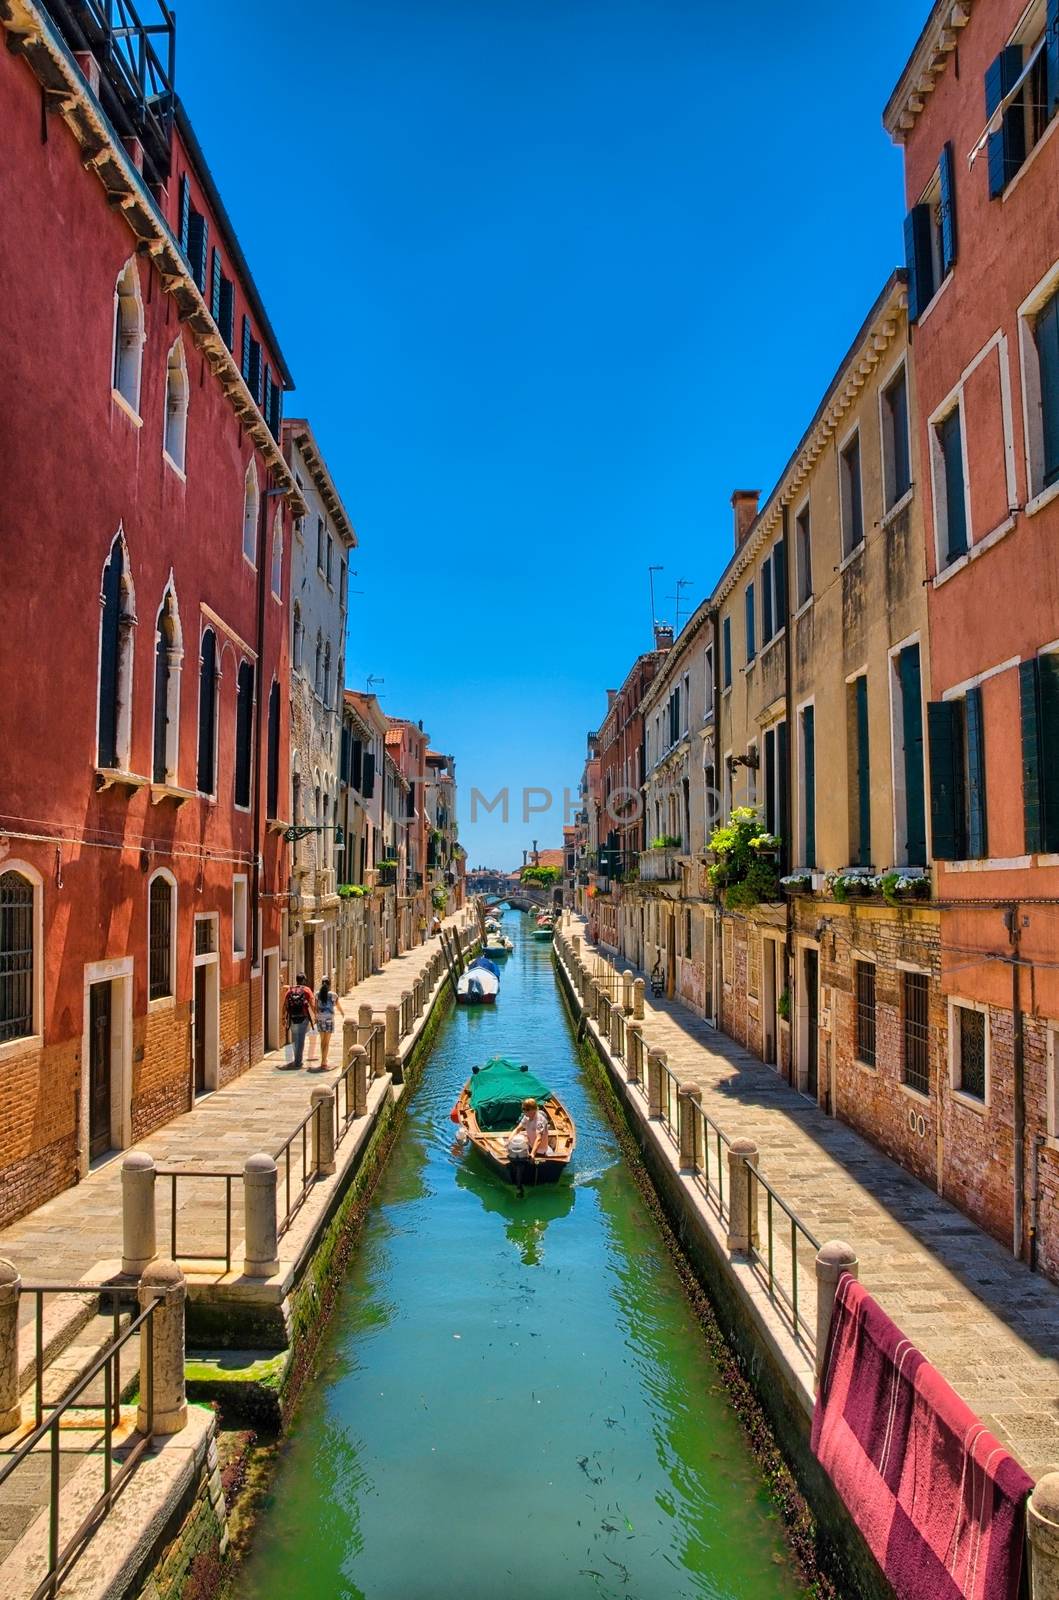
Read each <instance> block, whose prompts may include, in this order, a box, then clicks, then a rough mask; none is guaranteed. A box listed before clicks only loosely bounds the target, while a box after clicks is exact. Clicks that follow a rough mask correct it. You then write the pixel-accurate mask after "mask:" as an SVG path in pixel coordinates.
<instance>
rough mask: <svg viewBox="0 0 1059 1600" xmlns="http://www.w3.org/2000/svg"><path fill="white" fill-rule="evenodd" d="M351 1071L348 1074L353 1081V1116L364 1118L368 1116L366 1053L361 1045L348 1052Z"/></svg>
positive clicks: (356, 1045)
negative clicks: (351, 1064)
mask: <svg viewBox="0 0 1059 1600" xmlns="http://www.w3.org/2000/svg"><path fill="white" fill-rule="evenodd" d="M350 1057H351V1059H352V1063H353V1071H352V1073H351V1074H350V1076H351V1078H352V1080H353V1115H354V1116H355V1117H366V1116H367V1114H368V1052H367V1051H366V1050H365V1048H364V1046H363V1045H362V1044H355V1045H354V1046H353V1049H352V1050H351V1051H350Z"/></svg>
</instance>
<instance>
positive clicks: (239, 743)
mask: <svg viewBox="0 0 1059 1600" xmlns="http://www.w3.org/2000/svg"><path fill="white" fill-rule="evenodd" d="M253 744H254V669H253V667H252V666H251V665H250V663H249V661H241V662H240V663H239V682H238V688H237V690H236V701H235V803H236V805H237V806H248V805H249V804H250V766H251V755H252V753H253Z"/></svg>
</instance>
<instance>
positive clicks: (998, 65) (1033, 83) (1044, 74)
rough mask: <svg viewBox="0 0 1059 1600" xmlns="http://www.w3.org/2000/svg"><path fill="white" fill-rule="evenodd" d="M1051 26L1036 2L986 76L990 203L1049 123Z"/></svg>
mask: <svg viewBox="0 0 1059 1600" xmlns="http://www.w3.org/2000/svg"><path fill="white" fill-rule="evenodd" d="M1046 21H1047V23H1048V30H1047V31H1048V38H1047V39H1046V37H1045V23H1046ZM1053 27H1054V20H1053V17H1052V8H1051V6H1047V7H1046V5H1045V3H1044V0H1038V3H1037V4H1035V5H1033V6H1031V8H1030V11H1029V13H1028V15H1027V16H1026V19H1025V21H1024V22H1023V23H1022V25H1021V27H1020V28H1018V29H1017V31H1016V34H1015V37H1014V39H1013V40H1012V42H1011V43H1010V44H1008V45H1006V46H1005V47H1004V49H1003V50H1001V52H1000V54H999V55H998V56H997V57H996V58H995V60H994V61H993V62H992V63H991V65H990V66H989V68H988V70H987V71H986V74H985V109H986V115H987V116H988V117H989V119H990V129H991V132H990V134H989V141H988V146H987V154H988V167H989V196H990V199H995V198H996V197H997V195H1000V194H1003V192H1004V190H1005V188H1006V187H1007V185H1008V184H1009V183H1010V182H1011V180H1012V178H1013V177H1014V176H1015V174H1016V173H1017V172H1018V170H1019V168H1020V167H1021V166H1022V164H1023V162H1024V161H1025V160H1026V157H1027V156H1028V155H1029V154H1030V152H1031V150H1032V149H1033V147H1034V145H1036V144H1037V142H1038V140H1039V139H1041V138H1042V137H1043V135H1044V131H1045V129H1046V128H1047V126H1048V123H1049V122H1050V121H1051V117H1052V111H1053V109H1054V105H1055V100H1056V94H1057V92H1059V83H1056V82H1055V81H1054V79H1055V76H1056V58H1055V56H1054V53H1053V52H1054V35H1053V31H1052V30H1053ZM1050 57H1051V59H1049V58H1050Z"/></svg>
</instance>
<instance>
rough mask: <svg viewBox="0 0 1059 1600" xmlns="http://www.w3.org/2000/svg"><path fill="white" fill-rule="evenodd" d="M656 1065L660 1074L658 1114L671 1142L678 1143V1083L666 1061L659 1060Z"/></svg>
mask: <svg viewBox="0 0 1059 1600" xmlns="http://www.w3.org/2000/svg"><path fill="white" fill-rule="evenodd" d="M658 1065H659V1070H660V1072H661V1074H662V1094H661V1105H660V1107H659V1115H660V1117H661V1119H662V1126H663V1127H664V1128H665V1130H666V1132H667V1133H668V1134H669V1137H670V1138H671V1139H672V1141H673V1143H674V1144H677V1145H678V1144H679V1143H680V1124H679V1122H678V1121H677V1118H678V1116H679V1112H678V1109H677V1108H678V1105H679V1093H680V1084H679V1082H678V1080H677V1076H676V1074H675V1073H674V1072H673V1071H672V1070H671V1068H670V1067H669V1066H668V1065H667V1063H666V1062H664V1061H660V1062H659V1063H658Z"/></svg>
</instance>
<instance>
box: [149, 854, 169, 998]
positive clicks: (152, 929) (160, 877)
mask: <svg viewBox="0 0 1059 1600" xmlns="http://www.w3.org/2000/svg"><path fill="white" fill-rule="evenodd" d="M175 993H176V882H175V880H174V879H173V878H172V877H171V875H170V874H169V873H168V872H166V871H165V870H164V869H163V870H160V871H158V872H156V873H155V875H154V877H153V878H152V879H151V882H150V886H149V888H148V891H147V998H148V1000H165V999H167V998H168V997H169V996H170V995H172V994H175Z"/></svg>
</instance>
